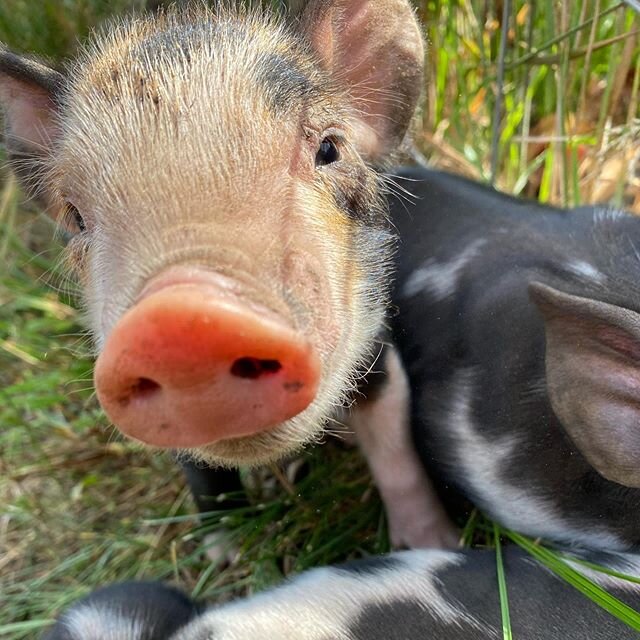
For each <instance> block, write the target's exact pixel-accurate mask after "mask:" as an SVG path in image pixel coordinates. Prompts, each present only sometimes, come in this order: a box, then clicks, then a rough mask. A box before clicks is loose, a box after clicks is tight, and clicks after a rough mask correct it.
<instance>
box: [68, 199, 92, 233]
mask: <svg viewBox="0 0 640 640" xmlns="http://www.w3.org/2000/svg"><path fill="white" fill-rule="evenodd" d="M65 206H66V211H65V215H66V217H67V220H69V222H71V223H72V224H75V225H76V227H78V231H79V232H80V233H82V232H83V231H86V230H87V225H86V224H85V221H84V218H83V217H82V216H81V215H80V212H79V211H78V209H77V208H76V207H75V206H74V205H72V204H71V203H70V202H67V203H66V205H65Z"/></svg>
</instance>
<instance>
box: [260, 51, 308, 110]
mask: <svg viewBox="0 0 640 640" xmlns="http://www.w3.org/2000/svg"><path fill="white" fill-rule="evenodd" d="M257 72H258V81H259V82H260V83H261V84H262V86H263V87H264V90H265V92H266V94H267V96H268V99H269V103H270V105H271V108H272V109H273V110H274V111H276V112H283V111H288V110H289V109H290V108H291V106H292V104H296V103H301V102H302V101H304V100H305V98H306V97H307V96H308V95H309V94H310V93H312V91H313V85H312V83H311V80H310V79H309V78H308V77H307V76H306V75H305V74H304V72H303V71H302V70H301V69H300V67H299V66H298V65H297V64H296V61H295V60H291V59H287V58H284V57H283V56H280V55H278V54H269V55H268V56H265V57H264V58H263V59H262V60H261V63H260V66H259V68H258V69H257Z"/></svg>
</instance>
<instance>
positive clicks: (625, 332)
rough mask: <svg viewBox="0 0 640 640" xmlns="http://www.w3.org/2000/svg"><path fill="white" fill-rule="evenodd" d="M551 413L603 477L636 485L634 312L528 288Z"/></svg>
mask: <svg viewBox="0 0 640 640" xmlns="http://www.w3.org/2000/svg"><path fill="white" fill-rule="evenodd" d="M529 295H530V297H531V299H532V300H533V302H534V303H535V304H536V305H537V307H538V309H539V310H540V312H541V313H542V316H543V317H544V323H545V331H546V342H547V344H546V372H547V388H548V393H549V397H550V398H551V405H552V407H553V410H554V412H555V413H556V415H557V416H558V418H559V419H560V421H561V422H562V425H563V426H564V428H565V430H566V432H567V434H568V435H569V436H570V438H571V440H573V442H574V444H575V445H576V447H577V448H578V450H579V451H580V452H581V453H582V455H583V456H584V457H585V458H586V459H587V461H588V462H589V463H590V464H591V465H592V466H593V467H594V468H595V469H596V471H598V472H599V473H600V474H601V475H602V476H604V477H605V478H607V479H608V480H611V481H613V482H617V483H619V484H622V485H626V486H631V487H640V314H637V313H636V312H634V311H630V310H629V309H625V308H623V307H618V306H616V305H612V304H607V303H605V302H600V301H599V300H593V299H589V298H582V297H579V296H574V295H569V294H567V293H563V292H561V291H558V290H556V289H553V288H551V287H549V286H547V285H544V284H540V283H538V282H534V283H532V284H531V285H530V287H529Z"/></svg>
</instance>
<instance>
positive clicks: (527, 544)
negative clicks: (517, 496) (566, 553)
mask: <svg viewBox="0 0 640 640" xmlns="http://www.w3.org/2000/svg"><path fill="white" fill-rule="evenodd" d="M504 534H505V535H506V536H507V537H509V538H510V539H511V540H513V542H515V543H516V544H517V545H518V546H519V547H521V548H522V549H524V550H525V551H527V552H528V553H529V554H530V555H532V556H533V557H534V558H536V560H538V561H539V562H540V563H542V564H543V565H545V566H546V567H547V568H548V569H550V570H551V571H553V573H555V574H556V575H557V576H558V577H560V578H562V579H563V580H564V581H565V582H567V583H568V584H570V585H571V586H572V587H574V588H575V589H577V590H578V591H580V592H581V593H582V594H584V595H585V596H586V597H587V598H589V600H591V601H592V602H593V603H595V604H597V605H598V606H599V607H602V608H603V609H604V610H605V611H608V612H609V613H610V614H611V615H613V616H614V617H616V618H618V620H620V621H621V622H623V623H624V624H626V625H627V626H629V627H631V628H632V629H635V630H636V631H640V613H639V612H638V611H636V610H635V609H632V608H631V607H630V606H628V605H627V604H625V603H624V602H622V601H621V600H619V599H618V598H616V597H615V596H614V595H612V594H610V593H609V592H608V591H606V590H605V589H603V588H602V587H601V586H600V585H598V584H596V583H595V582H593V581H592V580H590V579H589V578H587V577H586V576H585V575H584V574H582V573H580V572H579V571H577V570H576V569H574V568H573V567H571V566H570V565H569V564H567V562H566V561H565V560H564V559H563V557H562V556H561V555H559V554H558V553H555V552H553V551H551V550H550V549H546V548H545V547H541V546H539V545H537V544H534V543H533V542H532V541H531V540H529V539H528V538H525V537H524V536H521V535H520V534H518V533H515V532H513V531H506V530H505V531H504Z"/></svg>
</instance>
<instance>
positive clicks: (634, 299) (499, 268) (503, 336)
mask: <svg viewBox="0 0 640 640" xmlns="http://www.w3.org/2000/svg"><path fill="white" fill-rule="evenodd" d="M399 184H401V185H402V186H403V187H404V188H405V189H407V190H408V191H410V192H411V193H413V194H414V196H415V200H414V202H413V204H407V203H406V202H404V201H401V200H396V201H394V202H393V203H392V220H393V223H394V225H395V228H396V229H397V231H398V234H399V236H400V250H399V253H398V257H397V265H396V267H397V277H396V284H395V291H394V294H393V301H394V304H395V305H396V306H397V313H396V315H395V317H394V318H392V329H393V340H394V343H395V344H396V346H397V349H398V351H399V354H400V358H401V360H402V362H403V364H404V367H405V368H406V371H407V375H408V377H409V380H410V387H411V393H412V400H411V421H412V429H413V439H414V442H415V445H416V447H417V450H418V452H419V455H420V457H421V460H422V461H423V463H424V464H425V465H426V467H427V468H428V470H429V472H430V473H431V475H432V477H433V478H434V479H436V480H437V483H438V485H439V487H440V489H441V492H442V494H443V495H444V496H445V500H446V502H447V503H448V504H449V507H450V508H452V510H454V511H455V508H456V505H455V503H457V500H456V499H455V498H454V495H462V496H464V497H465V498H467V499H469V500H470V501H471V502H473V503H474V504H475V505H477V506H479V507H480V508H481V509H482V510H484V511H485V512H486V513H488V514H490V515H491V516H492V517H494V518H495V519H497V520H498V521H500V522H501V523H502V524H504V525H506V526H508V527H511V528H512V529H515V530H518V531H521V532H524V533H527V534H529V535H532V536H540V537H543V538H546V539H548V540H553V541H557V542H564V543H576V544H581V545H585V546H587V547H591V548H603V549H609V550H612V549H618V550H620V549H631V548H636V547H638V545H640V488H639V487H640V431H639V429H640V219H638V218H636V217H633V216H631V215H629V214H625V213H623V212H621V211H617V210H614V209H610V208H606V207H599V206H595V207H594V206H589V207H581V208H578V209H575V210H560V209H555V208H551V207H547V206H543V205H541V204H538V203H534V202H529V201H525V200H520V199H516V198H513V197H510V196H507V195H504V194H501V193H499V192H497V191H495V190H493V189H491V188H488V187H485V186H482V185H480V184H478V183H475V182H472V181H469V180H466V179H464V178H461V177H456V176H453V175H448V174H446V173H441V172H438V171H431V170H426V169H421V168H420V169H403V170H401V171H400V172H399Z"/></svg>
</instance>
